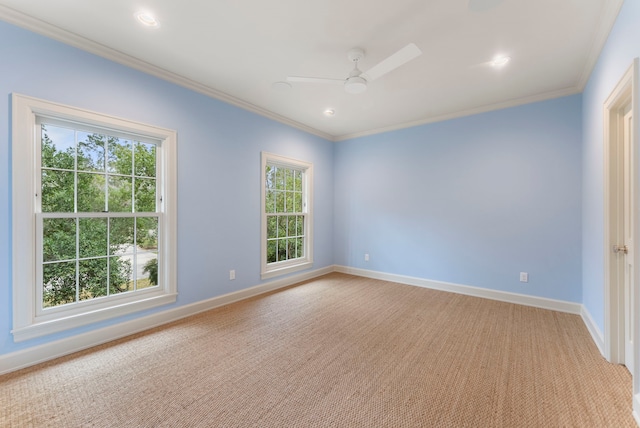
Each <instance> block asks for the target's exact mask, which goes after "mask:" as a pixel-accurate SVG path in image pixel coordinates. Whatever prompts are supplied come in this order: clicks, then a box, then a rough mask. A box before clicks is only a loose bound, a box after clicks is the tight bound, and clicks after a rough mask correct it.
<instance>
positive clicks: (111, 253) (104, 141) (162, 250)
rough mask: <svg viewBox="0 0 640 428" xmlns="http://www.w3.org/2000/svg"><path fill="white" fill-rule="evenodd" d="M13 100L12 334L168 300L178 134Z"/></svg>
mask: <svg viewBox="0 0 640 428" xmlns="http://www.w3.org/2000/svg"><path fill="white" fill-rule="evenodd" d="M13 99H14V134H13V153H14V160H13V162H14V163H13V173H14V178H13V184H14V190H13V195H14V214H15V215H16V216H15V217H14V220H15V221H14V235H13V236H14V278H15V280H14V294H15V297H16V299H14V305H15V307H14V329H13V334H14V339H15V340H17V341H18V340H25V339H28V338H31V337H37V336H40V335H44V334H49V333H52V332H55V331H61V330H64V329H68V328H72V327H76V326H79V325H84V324H88V323H91V322H95V321H98V320H102V319H106V318H110V317H115V316H118V315H122V314H125V313H130V312H133V311H136V310H141V309H146V308H149V307H153V306H157V305H161V304H166V303H170V302H173V301H175V295H176V284H175V254H174V250H173V246H175V214H174V213H175V206H174V201H175V161H174V159H175V133H174V132H172V131H168V130H162V129H160V128H155V127H150V126H148V125H142V124H137V123H132V122H130V121H125V120H121V119H115V118H112V117H109V116H104V115H100V114H97V113H92V112H86V111H83V110H79V109H74V108H72V107H66V106H60V105H57V104H53V103H48V102H46V101H41V100H35V99H32V98H27V97H22V96H19V95H14V98H13ZM30 235H31V236H33V239H24V238H25V237H27V236H30ZM25 242H32V243H33V245H24V243H25Z"/></svg>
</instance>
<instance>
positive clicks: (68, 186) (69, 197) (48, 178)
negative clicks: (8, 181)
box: [42, 169, 74, 213]
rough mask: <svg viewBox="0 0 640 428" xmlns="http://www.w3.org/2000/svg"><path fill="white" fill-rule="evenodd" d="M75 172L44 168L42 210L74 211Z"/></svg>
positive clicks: (45, 211)
mask: <svg viewBox="0 0 640 428" xmlns="http://www.w3.org/2000/svg"><path fill="white" fill-rule="evenodd" d="M73 198H74V174H73V172H67V171H52V170H46V169H43V170H42V212H43V213H72V212H74V200H73Z"/></svg>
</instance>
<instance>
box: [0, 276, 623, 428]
mask: <svg viewBox="0 0 640 428" xmlns="http://www.w3.org/2000/svg"><path fill="white" fill-rule="evenodd" d="M0 412H1V413H0V426H2V427H23V426H25V427H28V426H32V427H89V426H96V427H632V426H635V423H634V420H633V418H632V416H631V376H630V375H629V373H628V372H627V370H626V369H625V368H624V367H622V366H618V365H612V364H609V363H607V362H606V361H605V360H604V359H603V358H602V357H601V356H600V354H599V352H598V350H597V348H596V347H595V345H594V344H593V342H592V341H591V338H590V337H589V334H588V332H587V330H586V328H585V326H584V324H583V322H582V320H581V319H580V317H578V316H576V315H569V314H563V313H557V312H552V311H547V310H542V309H535V308H529V307H525V306H518V305H513V304H508V303H501V302H494V301H490V300H484V299H478V298H473V297H467V296H461V295H456V294H449V293H444V292H439V291H433V290H427V289H421V288H416V287H411V286H407V285H400V284H394V283H389V282H383V281H374V280H369V279H364V278H358V277H352V276H348V275H342V274H331V275H328V276H325V277H322V278H320V279H316V280H313V281H310V282H307V283H304V284H302V285H299V286H297V287H292V288H288V289H285V290H282V291H279V292H275V293H272V294H269V295H266V296H263V297H258V298H254V299H250V300H247V301H244V302H240V303H237V304H233V305H230V306H227V307H224V308H219V309H216V310H212V311H209V312H206V313H203V314H200V315H197V316H194V317H191V318H188V319H185V320H182V321H179V322H176V323H173V324H170V325H168V326H165V327H163V328H158V329H155V330H151V331H149V332H146V333H143V334H138V335H135V336H133V337H131V338H128V339H123V340H119V341H116V342H113V343H110V344H108V345H103V346H100V347H98V348H94V349H92V350H90V351H85V352H81V353H78V354H75V355H73V356H69V357H65V358H61V359H58V360H56V361H53V362H50V363H46V364H42V365H39V366H37V367H32V368H29V369H25V370H22V371H19V372H15V373H11V374H9V375H5V376H2V377H0Z"/></svg>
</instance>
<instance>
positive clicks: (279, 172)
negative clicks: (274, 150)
mask: <svg viewBox="0 0 640 428" xmlns="http://www.w3.org/2000/svg"><path fill="white" fill-rule="evenodd" d="M303 178H304V172H303V171H302V170H300V169H295V168H287V167H283V166H276V165H272V164H267V166H266V170H265V190H266V191H265V211H266V221H267V263H268V264H269V263H277V262H282V261H286V260H291V259H298V258H302V257H304V256H305V222H306V221H305V217H306V204H305V198H304V181H303Z"/></svg>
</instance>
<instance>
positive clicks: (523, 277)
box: [520, 272, 529, 282]
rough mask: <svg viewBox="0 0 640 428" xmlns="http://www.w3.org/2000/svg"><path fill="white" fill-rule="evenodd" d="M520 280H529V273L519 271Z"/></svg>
mask: <svg viewBox="0 0 640 428" xmlns="http://www.w3.org/2000/svg"><path fill="white" fill-rule="evenodd" d="M520 282H529V274H528V273H527V272H520Z"/></svg>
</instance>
